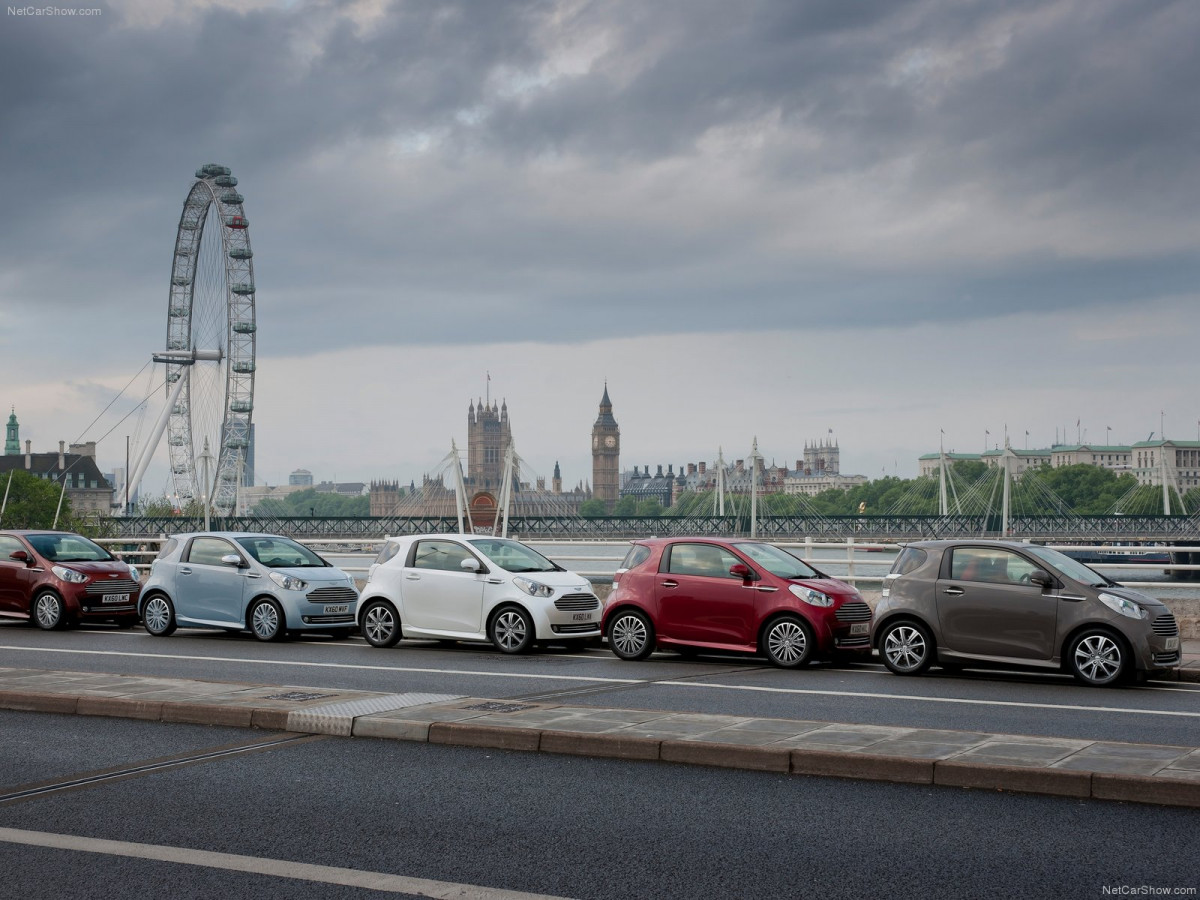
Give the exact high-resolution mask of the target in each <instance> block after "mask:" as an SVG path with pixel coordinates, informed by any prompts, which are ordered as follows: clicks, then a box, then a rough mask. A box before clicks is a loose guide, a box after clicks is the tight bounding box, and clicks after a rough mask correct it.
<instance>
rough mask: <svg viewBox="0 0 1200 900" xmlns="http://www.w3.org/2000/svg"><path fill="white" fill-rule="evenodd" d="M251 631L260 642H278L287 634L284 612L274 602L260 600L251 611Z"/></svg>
mask: <svg viewBox="0 0 1200 900" xmlns="http://www.w3.org/2000/svg"><path fill="white" fill-rule="evenodd" d="M250 630H251V631H252V632H253V633H254V636H255V637H256V638H258V639H259V640H260V641H277V640H279V639H280V638H282V637H283V635H284V634H285V633H286V629H285V627H284V619H283V611H282V610H281V609H280V608H279V605H278V604H277V603H276V602H275V601H274V600H259V601H258V602H257V603H255V604H254V606H253V607H251V609H250Z"/></svg>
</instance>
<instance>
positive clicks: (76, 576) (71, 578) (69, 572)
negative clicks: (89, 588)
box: [50, 566, 88, 584]
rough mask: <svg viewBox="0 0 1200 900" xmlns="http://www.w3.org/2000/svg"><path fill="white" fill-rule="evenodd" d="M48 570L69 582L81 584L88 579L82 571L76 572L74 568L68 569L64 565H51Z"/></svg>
mask: <svg viewBox="0 0 1200 900" xmlns="http://www.w3.org/2000/svg"><path fill="white" fill-rule="evenodd" d="M50 571H51V572H53V573H54V574H55V575H57V576H58V577H59V578H61V579H62V580H63V581H66V582H68V583H70V584H83V583H84V582H85V581H87V580H88V577H87V576H86V575H84V574H83V573H82V572H76V571H75V570H74V569H68V568H67V567H66V566H51V567H50Z"/></svg>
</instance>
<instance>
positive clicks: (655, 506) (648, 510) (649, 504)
mask: <svg viewBox="0 0 1200 900" xmlns="http://www.w3.org/2000/svg"><path fill="white" fill-rule="evenodd" d="M662 514H663V505H662V503H660V502H659V501H658V500H655V499H650V500H642V501H640V502H639V503H638V505H637V509H636V511H635V513H634V515H638V516H661V515H662Z"/></svg>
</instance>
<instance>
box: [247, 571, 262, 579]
mask: <svg viewBox="0 0 1200 900" xmlns="http://www.w3.org/2000/svg"><path fill="white" fill-rule="evenodd" d="M246 577H247V578H262V576H261V575H259V574H258V573H257V572H247V573H246Z"/></svg>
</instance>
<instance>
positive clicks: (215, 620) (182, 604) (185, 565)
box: [175, 537, 248, 626]
mask: <svg viewBox="0 0 1200 900" xmlns="http://www.w3.org/2000/svg"><path fill="white" fill-rule="evenodd" d="M231 553H232V554H234V555H236V556H238V557H241V554H240V553H238V551H237V549H236V548H235V547H234V546H233V544H231V543H230V542H229V541H227V540H225V539H223V538H217V537H196V538H192V542H191V543H190V544H189V545H188V546H187V549H186V550H185V551H184V553H183V558H182V559H181V561H180V563H179V567H178V569H176V572H175V614H176V615H177V616H179V617H180V618H185V619H192V620H194V621H197V622H205V623H211V624H214V625H237V626H242V625H244V624H245V622H244V621H243V616H242V609H243V607H242V601H243V596H244V594H245V591H246V576H245V573H246V572H247V571H248V570H246V569H240V568H238V567H237V566H231V565H229V564H228V563H224V562H221V557H223V556H228V555H229V554H231Z"/></svg>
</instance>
